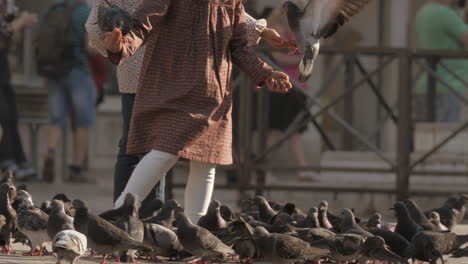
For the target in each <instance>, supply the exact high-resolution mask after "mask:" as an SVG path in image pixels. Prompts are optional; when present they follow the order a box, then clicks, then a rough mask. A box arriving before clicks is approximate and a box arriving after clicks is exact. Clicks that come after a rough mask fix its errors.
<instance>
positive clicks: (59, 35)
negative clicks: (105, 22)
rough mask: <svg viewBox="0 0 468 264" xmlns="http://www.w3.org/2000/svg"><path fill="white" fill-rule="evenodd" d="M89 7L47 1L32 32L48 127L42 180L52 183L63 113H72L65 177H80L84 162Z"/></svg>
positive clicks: (89, 88) (89, 102) (89, 106)
mask: <svg viewBox="0 0 468 264" xmlns="http://www.w3.org/2000/svg"><path fill="white" fill-rule="evenodd" d="M90 11H91V8H90V7H89V6H88V5H87V4H86V0H65V1H63V2H60V3H58V4H56V5H53V6H52V7H51V8H50V9H49V10H48V11H47V13H46V14H45V15H44V17H43V18H42V20H41V28H40V30H39V34H38V36H37V46H36V58H37V66H38V72H39V74H40V75H42V76H43V77H44V78H45V79H46V85H47V88H48V93H49V118H50V126H49V130H48V138H47V148H48V151H47V154H46V157H45V160H44V168H43V179H44V180H45V181H46V182H53V180H54V178H55V177H54V167H55V159H54V158H55V149H56V148H57V146H58V143H59V140H60V137H61V136H62V131H63V128H64V127H65V126H66V125H67V117H68V116H69V115H70V113H71V117H72V118H73V121H74V122H73V124H74V130H73V143H74V151H73V163H72V164H71V165H70V166H69V170H70V175H69V180H70V181H72V182H86V181H87V177H86V171H85V169H84V167H85V166H84V165H85V164H84V163H85V159H86V156H87V151H88V143H89V129H90V127H92V126H93V125H94V122H95V102H96V88H95V84H94V82H93V78H92V74H91V70H90V67H89V64H88V52H89V51H90V49H89V47H88V45H87V35H86V29H85V23H86V20H87V19H88V16H89V13H90Z"/></svg>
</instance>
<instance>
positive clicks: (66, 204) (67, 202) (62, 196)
mask: <svg viewBox="0 0 468 264" xmlns="http://www.w3.org/2000/svg"><path fill="white" fill-rule="evenodd" d="M52 200H59V201H61V202H62V203H63V206H64V207H65V213H67V215H69V216H73V215H72V214H71V212H70V208H71V207H72V201H71V200H70V199H69V198H68V197H67V195H66V194H64V193H59V194H56V195H54V197H52Z"/></svg>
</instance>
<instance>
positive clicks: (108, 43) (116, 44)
mask: <svg viewBox="0 0 468 264" xmlns="http://www.w3.org/2000/svg"><path fill="white" fill-rule="evenodd" d="M104 48H105V49H107V50H108V51H110V52H112V53H120V52H122V49H123V37H122V32H121V31H120V30H119V29H117V28H116V29H114V30H113V31H112V32H106V33H104Z"/></svg>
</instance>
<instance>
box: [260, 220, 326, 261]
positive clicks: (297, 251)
mask: <svg viewBox="0 0 468 264" xmlns="http://www.w3.org/2000/svg"><path fill="white" fill-rule="evenodd" d="M253 236H254V240H255V245H256V247H257V249H258V251H259V252H258V253H259V255H260V256H262V257H264V258H267V259H269V260H271V261H272V263H289V262H291V261H296V260H315V259H319V258H322V257H326V256H329V254H330V250H328V249H320V248H315V247H311V246H310V245H309V243H307V242H305V241H303V240H301V239H299V238H296V237H293V236H289V235H284V234H272V233H269V232H268V231H267V230H266V229H265V228H264V227H260V226H259V227H256V228H255V231H254V235H253Z"/></svg>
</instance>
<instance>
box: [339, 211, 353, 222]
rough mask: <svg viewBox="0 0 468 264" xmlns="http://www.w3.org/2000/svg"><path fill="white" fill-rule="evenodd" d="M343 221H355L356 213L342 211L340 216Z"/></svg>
mask: <svg viewBox="0 0 468 264" xmlns="http://www.w3.org/2000/svg"><path fill="white" fill-rule="evenodd" d="M339 217H340V219H341V220H344V221H354V213H353V211H351V210H350V209H347V208H345V209H342V210H341V212H340V215H339Z"/></svg>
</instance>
